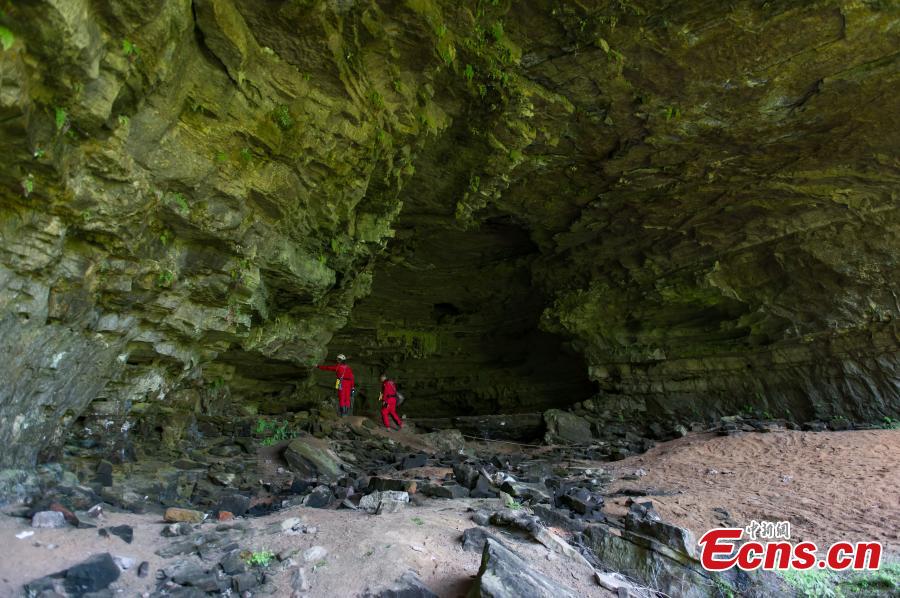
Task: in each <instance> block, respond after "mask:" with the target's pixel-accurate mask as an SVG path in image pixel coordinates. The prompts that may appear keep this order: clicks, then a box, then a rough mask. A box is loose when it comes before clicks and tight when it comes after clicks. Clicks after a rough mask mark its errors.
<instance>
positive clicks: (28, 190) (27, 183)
mask: <svg viewBox="0 0 900 598" xmlns="http://www.w3.org/2000/svg"><path fill="white" fill-rule="evenodd" d="M20 183H21V185H22V194H23V195H25V197H28V196H29V195H31V194H32V193H34V175H32V174H29V175H28V176H27V177H25V178H24V179H22V180H21V181H20Z"/></svg>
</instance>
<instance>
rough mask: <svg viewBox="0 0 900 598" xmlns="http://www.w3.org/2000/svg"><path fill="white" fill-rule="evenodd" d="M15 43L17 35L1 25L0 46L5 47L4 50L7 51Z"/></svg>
mask: <svg viewBox="0 0 900 598" xmlns="http://www.w3.org/2000/svg"><path fill="white" fill-rule="evenodd" d="M14 43H16V36H14V35H13V33H12V31H10V30H9V29H7V28H6V27H0V47H2V48H3V51H4V52H5V51H7V50H9V49H10V48H12V47H13V44H14Z"/></svg>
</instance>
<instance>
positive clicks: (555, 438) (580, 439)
mask: <svg viewBox="0 0 900 598" xmlns="http://www.w3.org/2000/svg"><path fill="white" fill-rule="evenodd" d="M544 423H545V424H546V425H547V432H546V434H545V435H544V440H545V442H547V444H556V443H563V444H590V443H591V442H593V440H594V436H593V434H592V433H591V424H590V422H589V421H588V420H586V419H584V418H583V417H579V416H577V415H575V414H574V413H569V412H568V411H562V410H561V409H549V410H547V411H545V412H544Z"/></svg>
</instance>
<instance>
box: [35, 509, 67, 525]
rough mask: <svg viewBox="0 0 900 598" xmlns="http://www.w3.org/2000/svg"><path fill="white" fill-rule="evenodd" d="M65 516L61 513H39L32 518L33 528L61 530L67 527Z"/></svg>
mask: <svg viewBox="0 0 900 598" xmlns="http://www.w3.org/2000/svg"><path fill="white" fill-rule="evenodd" d="M68 525H69V524H68V523H66V518H65V516H64V515H63V514H62V513H60V512H59V511H38V512H37V513H35V514H34V515H32V517H31V527H35V528H51V529H52V528H61V527H66V526H68Z"/></svg>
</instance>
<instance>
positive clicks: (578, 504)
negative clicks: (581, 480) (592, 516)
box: [559, 488, 603, 515]
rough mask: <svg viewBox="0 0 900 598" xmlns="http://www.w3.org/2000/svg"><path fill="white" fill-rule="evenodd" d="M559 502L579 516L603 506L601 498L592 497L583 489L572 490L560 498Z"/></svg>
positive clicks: (592, 495)
mask: <svg viewBox="0 0 900 598" xmlns="http://www.w3.org/2000/svg"><path fill="white" fill-rule="evenodd" d="M559 502H560V504H562V505H563V506H565V507H568V508H570V509H572V510H573V511H575V512H576V513H578V514H580V515H587V514H588V513H590V512H591V511H593V510H595V509H599V508H601V507H602V506H603V497H602V496H597V495H594V494H592V493H591V492H590V491H589V490H585V489H584V488H574V489H573V490H571V491H570V492H569V493H568V494H564V495H562V496H560V497H559Z"/></svg>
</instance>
